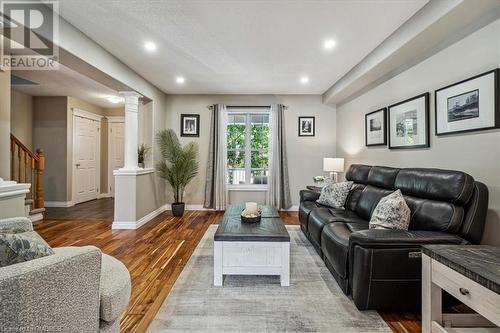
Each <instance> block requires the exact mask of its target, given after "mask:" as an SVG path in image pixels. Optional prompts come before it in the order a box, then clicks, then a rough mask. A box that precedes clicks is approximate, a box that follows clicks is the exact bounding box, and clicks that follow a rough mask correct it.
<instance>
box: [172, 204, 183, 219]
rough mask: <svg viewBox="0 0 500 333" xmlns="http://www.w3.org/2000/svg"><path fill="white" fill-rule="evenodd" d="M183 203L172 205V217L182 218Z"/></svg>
mask: <svg viewBox="0 0 500 333" xmlns="http://www.w3.org/2000/svg"><path fill="white" fill-rule="evenodd" d="M184 208H185V204H184V202H175V203H173V204H172V215H174V216H182V215H184Z"/></svg>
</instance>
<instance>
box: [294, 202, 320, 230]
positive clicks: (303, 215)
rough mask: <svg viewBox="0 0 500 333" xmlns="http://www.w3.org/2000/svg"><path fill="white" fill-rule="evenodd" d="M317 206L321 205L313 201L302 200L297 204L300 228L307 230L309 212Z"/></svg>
mask: <svg viewBox="0 0 500 333" xmlns="http://www.w3.org/2000/svg"><path fill="white" fill-rule="evenodd" d="M318 207H323V206H322V205H320V204H319V203H317V202H315V201H302V202H301V203H300V206H299V221H300V226H301V227H302V230H305V231H307V220H308V219H309V214H310V213H311V211H312V210H313V209H316V208H318Z"/></svg>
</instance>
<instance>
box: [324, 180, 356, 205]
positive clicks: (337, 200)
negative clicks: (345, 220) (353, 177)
mask: <svg viewBox="0 0 500 333" xmlns="http://www.w3.org/2000/svg"><path fill="white" fill-rule="evenodd" d="M352 184H353V182H343V183H330V184H328V185H326V186H325V187H323V189H322V190H321V194H320V196H319V199H318V200H316V202H317V203H319V204H322V205H325V206H329V207H333V208H342V207H344V204H345V200H346V199H347V196H348V195H349V191H350V190H351V188H352Z"/></svg>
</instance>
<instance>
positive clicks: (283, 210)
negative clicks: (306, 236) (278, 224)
mask: <svg viewBox="0 0 500 333" xmlns="http://www.w3.org/2000/svg"><path fill="white" fill-rule="evenodd" d="M281 211H282V212H298V211H299V205H293V206H292V207H290V208H288V209H281Z"/></svg>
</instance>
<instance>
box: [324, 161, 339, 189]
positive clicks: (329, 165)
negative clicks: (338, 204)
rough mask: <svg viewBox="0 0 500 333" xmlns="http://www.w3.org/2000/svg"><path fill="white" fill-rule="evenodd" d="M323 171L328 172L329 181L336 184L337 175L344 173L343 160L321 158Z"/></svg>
mask: <svg viewBox="0 0 500 333" xmlns="http://www.w3.org/2000/svg"><path fill="white" fill-rule="evenodd" d="M323 171H325V172H329V173H330V179H332V180H333V182H335V183H336V182H337V180H338V173H339V172H344V159H343V158H332V157H325V158H323Z"/></svg>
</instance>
